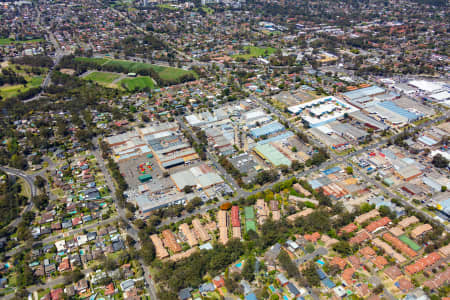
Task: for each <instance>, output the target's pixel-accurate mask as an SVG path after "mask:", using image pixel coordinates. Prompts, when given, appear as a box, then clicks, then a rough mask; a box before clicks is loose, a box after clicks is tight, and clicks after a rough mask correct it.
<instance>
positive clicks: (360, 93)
mask: <svg viewBox="0 0 450 300" xmlns="http://www.w3.org/2000/svg"><path fill="white" fill-rule="evenodd" d="M384 92H385V89H383V88H381V87H379V86H377V85H373V86H369V87H366V88H362V89H358V90H354V91H350V92H346V93H343V94H342V95H344V96H345V97H347V98H348V99H350V100H355V99H358V98H363V97H370V96H374V95H377V94H381V93H384Z"/></svg>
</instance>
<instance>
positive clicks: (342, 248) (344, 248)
mask: <svg viewBox="0 0 450 300" xmlns="http://www.w3.org/2000/svg"><path fill="white" fill-rule="evenodd" d="M333 250H334V251H336V252H338V253H340V254H342V255H345V256H349V255H351V254H352V253H353V250H352V247H351V246H350V244H349V242H347V241H340V242H338V243H336V244H334V245H333Z"/></svg>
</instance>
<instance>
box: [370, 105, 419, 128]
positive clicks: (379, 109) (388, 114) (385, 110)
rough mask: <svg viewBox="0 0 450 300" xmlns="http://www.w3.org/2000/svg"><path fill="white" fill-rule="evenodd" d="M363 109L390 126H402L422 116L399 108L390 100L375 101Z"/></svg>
mask: <svg viewBox="0 0 450 300" xmlns="http://www.w3.org/2000/svg"><path fill="white" fill-rule="evenodd" d="M364 110H365V111H366V112H368V113H369V114H370V115H372V117H373V118H375V119H376V120H379V121H381V122H383V123H385V124H389V125H392V126H403V125H406V124H409V123H411V122H414V121H416V120H417V119H419V118H420V117H422V116H423V115H422V114H416V113H413V112H410V111H408V110H406V109H404V108H401V107H399V106H398V105H397V104H395V103H394V102H392V101H384V102H380V103H376V104H373V105H371V106H368V107H366V108H365V109H364Z"/></svg>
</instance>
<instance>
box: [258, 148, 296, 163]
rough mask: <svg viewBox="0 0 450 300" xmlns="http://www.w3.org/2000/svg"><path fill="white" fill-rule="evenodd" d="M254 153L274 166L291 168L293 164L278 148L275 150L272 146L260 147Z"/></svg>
mask: <svg viewBox="0 0 450 300" xmlns="http://www.w3.org/2000/svg"><path fill="white" fill-rule="evenodd" d="M253 151H254V152H255V153H256V154H257V155H258V156H259V157H260V158H261V159H263V160H265V161H266V162H269V163H271V164H272V165H274V166H276V167H278V166H281V165H287V166H290V165H291V164H292V162H291V161H290V160H289V159H288V158H287V157H286V156H285V155H284V154H283V153H281V152H280V151H279V150H278V149H277V148H275V147H274V146H273V145H271V144H265V145H258V146H256V147H255V148H254V149H253Z"/></svg>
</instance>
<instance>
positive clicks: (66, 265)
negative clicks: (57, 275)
mask: <svg viewBox="0 0 450 300" xmlns="http://www.w3.org/2000/svg"><path fill="white" fill-rule="evenodd" d="M69 270H70V261H69V258H68V257H64V258H63V259H62V261H61V263H60V264H59V266H58V271H59V272H64V271H69Z"/></svg>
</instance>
